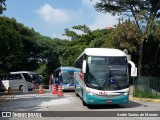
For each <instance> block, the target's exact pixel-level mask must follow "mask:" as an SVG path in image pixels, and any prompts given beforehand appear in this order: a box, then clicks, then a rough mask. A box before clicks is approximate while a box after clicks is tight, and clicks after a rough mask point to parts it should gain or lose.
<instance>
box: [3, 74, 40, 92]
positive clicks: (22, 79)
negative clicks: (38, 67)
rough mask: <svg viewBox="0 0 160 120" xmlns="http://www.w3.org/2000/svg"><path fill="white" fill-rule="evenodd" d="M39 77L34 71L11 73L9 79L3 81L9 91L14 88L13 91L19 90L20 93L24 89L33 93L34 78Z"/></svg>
mask: <svg viewBox="0 0 160 120" xmlns="http://www.w3.org/2000/svg"><path fill="white" fill-rule="evenodd" d="M37 75H38V74H37V73H36V72H32V71H17V72H10V75H9V76H8V78H7V79H5V80H2V83H3V84H4V86H5V89H6V90H8V87H12V89H19V90H20V91H23V90H24V89H26V90H30V91H31V90H32V89H33V88H34V81H33V79H32V77H33V76H37Z"/></svg>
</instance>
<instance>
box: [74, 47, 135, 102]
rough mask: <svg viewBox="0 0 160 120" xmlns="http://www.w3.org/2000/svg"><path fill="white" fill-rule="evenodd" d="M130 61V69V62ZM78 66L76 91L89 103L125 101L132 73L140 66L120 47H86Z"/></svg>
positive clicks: (77, 61) (75, 65)
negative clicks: (129, 59) (119, 48)
mask: <svg viewBox="0 0 160 120" xmlns="http://www.w3.org/2000/svg"><path fill="white" fill-rule="evenodd" d="M128 64H131V70H129V65H128ZM74 67H77V68H79V70H80V71H79V72H76V73H75V75H74V77H75V80H76V82H75V93H76V95H78V96H80V97H81V98H82V100H83V104H84V105H89V104H93V105H96V104H126V103H128V101H129V76H130V75H131V76H135V75H136V73H137V69H136V67H135V64H134V63H133V62H132V61H128V60H127V56H126V54H125V53H124V52H123V51H121V50H118V49H111V48H86V49H85V50H84V51H83V52H82V53H81V55H80V56H79V57H78V58H77V60H76V61H75V63H74Z"/></svg>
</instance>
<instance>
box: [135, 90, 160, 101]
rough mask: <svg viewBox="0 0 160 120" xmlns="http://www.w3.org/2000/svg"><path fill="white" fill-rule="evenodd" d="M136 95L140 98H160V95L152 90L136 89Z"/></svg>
mask: <svg viewBox="0 0 160 120" xmlns="http://www.w3.org/2000/svg"><path fill="white" fill-rule="evenodd" d="M133 96H134V97H138V98H155V99H160V95H156V94H154V93H151V92H144V91H135V92H134V94H133Z"/></svg>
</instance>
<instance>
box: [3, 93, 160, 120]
mask: <svg viewBox="0 0 160 120" xmlns="http://www.w3.org/2000/svg"><path fill="white" fill-rule="evenodd" d="M0 111H12V112H13V111H15V112H17V111H18V112H42V113H43V114H46V115H44V116H47V115H48V116H52V117H47V118H45V117H42V118H38V119H42V120H43V119H52V120H54V119H55V120H61V119H64V120H70V119H75V117H76V119H77V120H80V119H83V120H85V119H91V120H94V119H96V120H97V119H104V120H106V116H107V115H106V116H105V117H89V118H88V117H84V116H83V113H84V111H85V112H88V113H87V114H89V116H92V115H93V116H96V115H97V116H99V113H98V112H99V111H102V112H101V113H103V112H108V113H107V114H109V113H110V112H111V114H112V113H113V114H115V113H116V114H118V113H117V112H120V113H124V114H123V115H125V114H128V111H129V112H130V111H131V112H135V113H136V112H137V111H142V113H143V111H160V103H155V102H144V101H136V100H131V101H130V102H129V104H126V105H98V106H83V104H82V101H81V99H80V98H79V97H77V96H76V95H75V94H74V92H65V93H64V96H63V97H57V95H52V94H51V93H47V94H43V95H39V96H38V95H37V94H35V93H30V94H25V95H22V94H17V95H14V96H13V97H12V99H11V100H9V101H8V102H6V103H4V104H1V105H0ZM43 111H44V112H43ZM58 111H59V112H58ZM64 111H68V112H66V113H69V117H63V114H64V113H65V112H64ZM69 111H73V112H69ZM75 111H76V112H75ZM90 111H91V112H90ZM45 112H46V113H45ZM47 112H48V113H47ZM56 112H58V113H57V114H58V115H57V116H56V115H55V116H54V115H52V114H54V113H56ZM74 112H75V113H74ZM153 113H154V112H153ZM73 114H78V115H80V116H81V115H82V116H81V117H83V118H81V117H79V116H76V115H75V117H71V116H72V115H73ZM61 115H62V117H61ZM73 116H74V115H73ZM102 116H103V115H102ZM133 116H134V115H133ZM133 116H130V117H128V116H125V117H123V116H120V117H118V116H114V117H108V118H107V120H108V119H109V120H110V119H111V120H112V119H114V120H116V119H122V120H128V119H130V120H141V119H144V117H139V116H138V117H137V116H136V115H135V116H134V117H133ZM159 118H160V117H145V120H147V119H148V120H151V119H157V120H158V119H159ZM0 119H2V118H0ZM5 119H11V120H12V119H22V118H5ZM23 119H27V118H23ZM29 119H35V118H29ZM36 119H37V118H36ZM3 120H4V118H3Z"/></svg>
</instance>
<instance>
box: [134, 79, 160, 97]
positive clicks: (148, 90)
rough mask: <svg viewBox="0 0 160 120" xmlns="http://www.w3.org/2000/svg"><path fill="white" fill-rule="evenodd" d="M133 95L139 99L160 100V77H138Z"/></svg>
mask: <svg viewBox="0 0 160 120" xmlns="http://www.w3.org/2000/svg"><path fill="white" fill-rule="evenodd" d="M133 94H134V95H135V96H138V97H140V96H141V97H149V98H160V77H145V76H140V77H138V78H137V79H135V80H134V92H133Z"/></svg>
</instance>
